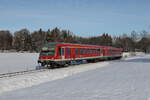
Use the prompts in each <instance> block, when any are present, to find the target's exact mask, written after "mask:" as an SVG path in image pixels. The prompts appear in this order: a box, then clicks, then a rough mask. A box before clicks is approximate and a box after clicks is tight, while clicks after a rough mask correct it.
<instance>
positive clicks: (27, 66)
mask: <svg viewBox="0 0 150 100" xmlns="http://www.w3.org/2000/svg"><path fill="white" fill-rule="evenodd" d="M136 55H143V53H136ZM38 56H39V54H38V53H0V74H3V73H9V72H16V71H25V70H31V69H36V67H38V63H37V60H38ZM131 56H132V53H123V57H131Z"/></svg>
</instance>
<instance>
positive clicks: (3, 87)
mask: <svg viewBox="0 0 150 100" xmlns="http://www.w3.org/2000/svg"><path fill="white" fill-rule="evenodd" d="M108 64H109V62H99V63H95V64H92V63H91V64H90V63H88V64H82V65H74V66H69V67H66V68H61V69H52V70H47V71H44V72H36V73H31V74H25V75H18V76H15V77H10V78H9V77H8V78H3V79H0V94H1V93H4V92H7V91H13V90H16V89H20V88H26V87H32V86H35V85H39V84H41V83H44V82H48V81H52V80H57V79H62V78H64V77H67V76H72V75H74V74H77V73H80V72H85V71H88V70H93V69H96V68H100V67H104V66H106V65H108Z"/></svg>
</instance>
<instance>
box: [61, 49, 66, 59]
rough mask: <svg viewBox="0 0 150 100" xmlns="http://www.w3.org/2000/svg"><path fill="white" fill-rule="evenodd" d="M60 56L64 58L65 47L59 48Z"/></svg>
mask: <svg viewBox="0 0 150 100" xmlns="http://www.w3.org/2000/svg"><path fill="white" fill-rule="evenodd" d="M61 58H62V59H65V48H61Z"/></svg>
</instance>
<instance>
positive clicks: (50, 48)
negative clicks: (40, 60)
mask: <svg viewBox="0 0 150 100" xmlns="http://www.w3.org/2000/svg"><path fill="white" fill-rule="evenodd" d="M55 47H56V45H55V44H45V45H44V46H43V47H42V50H41V52H40V56H55Z"/></svg>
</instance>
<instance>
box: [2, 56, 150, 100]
mask: <svg viewBox="0 0 150 100" xmlns="http://www.w3.org/2000/svg"><path fill="white" fill-rule="evenodd" d="M85 65H86V64H85ZM85 65H83V67H84V66H85ZM100 65H101V63H96V64H88V65H86V66H88V68H89V67H95V66H100ZM79 66H80V68H81V67H82V66H81V65H79ZM86 66H85V67H86ZM106 66H107V67H102V68H99V67H97V68H96V69H94V70H89V71H86V72H82V73H79V74H74V75H71V76H70V77H66V78H64V79H60V80H55V81H50V82H46V83H42V84H40V85H37V86H32V87H29V88H25V89H19V90H15V91H12V92H5V93H3V94H0V100H150V56H149V55H148V56H144V57H140V58H134V59H128V60H121V61H114V62H110V64H108V65H106ZM40 75H41V74H39V77H40ZM62 75H63V74H62ZM18 82H19V81H18Z"/></svg>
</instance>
